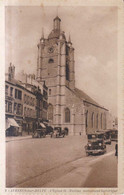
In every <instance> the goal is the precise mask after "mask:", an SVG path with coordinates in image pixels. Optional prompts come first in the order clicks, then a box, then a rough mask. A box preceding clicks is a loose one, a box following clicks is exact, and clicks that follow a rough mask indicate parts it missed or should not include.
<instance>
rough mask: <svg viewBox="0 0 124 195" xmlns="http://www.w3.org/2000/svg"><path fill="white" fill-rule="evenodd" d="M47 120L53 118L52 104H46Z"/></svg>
mask: <svg viewBox="0 0 124 195" xmlns="http://www.w3.org/2000/svg"><path fill="white" fill-rule="evenodd" d="M48 120H51V121H52V120H53V105H52V104H49V106H48Z"/></svg>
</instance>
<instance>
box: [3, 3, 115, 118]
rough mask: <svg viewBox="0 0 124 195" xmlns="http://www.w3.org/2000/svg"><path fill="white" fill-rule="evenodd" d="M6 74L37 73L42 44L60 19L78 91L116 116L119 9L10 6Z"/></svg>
mask: <svg viewBox="0 0 124 195" xmlns="http://www.w3.org/2000/svg"><path fill="white" fill-rule="evenodd" d="M5 11H6V12H5V21H6V22H5V23H6V24H5V29H6V56H5V61H6V72H7V71H8V66H9V64H10V62H12V64H14V65H15V68H16V77H17V78H18V75H19V73H20V72H21V71H23V70H24V72H25V73H36V67H37V54H38V52H37V51H38V50H37V44H38V43H39V40H40V38H41V35H42V28H43V29H44V36H45V38H47V37H48V35H49V33H50V32H51V30H52V29H53V19H54V18H55V17H56V16H57V14H58V16H59V17H60V18H61V30H62V31H64V32H65V35H66V39H67V40H68V37H69V34H70V36H71V41H72V44H73V47H74V48H75V79H76V87H78V88H79V89H81V90H83V91H84V92H85V93H87V94H88V95H89V96H91V97H92V98H93V99H94V100H95V101H97V102H98V103H99V104H100V105H101V106H104V107H105V108H107V109H109V110H110V111H111V113H112V114H113V115H115V116H116V115H117V57H118V56H117V32H118V26H117V25H118V23H117V22H118V18H117V7H111V6H108V7H103V6H102V7H100V6H92V7H90V6H79V7H78V6H74V7H71V6H67V7H64V6H63V7H62V6H61V7H58V8H57V7H54V6H50V7H48V6H45V7H43V6H39V7H38V6H37V7H35V6H22V7H21V6H20V7H17V6H9V7H6V10H5Z"/></svg>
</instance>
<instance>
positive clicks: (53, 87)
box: [37, 16, 75, 126]
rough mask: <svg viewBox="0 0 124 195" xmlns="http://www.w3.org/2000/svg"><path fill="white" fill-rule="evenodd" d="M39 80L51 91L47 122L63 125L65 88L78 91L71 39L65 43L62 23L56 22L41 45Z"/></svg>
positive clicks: (39, 52) (38, 59) (38, 63)
mask: <svg viewBox="0 0 124 195" xmlns="http://www.w3.org/2000/svg"><path fill="white" fill-rule="evenodd" d="M37 80H38V81H45V83H46V86H47V87H48V103H49V108H50V110H49V108H48V119H49V121H51V124H52V125H54V126H58V125H59V126H61V125H62V124H63V120H64V119H63V117H64V116H63V114H62V113H63V109H64V108H65V106H66V88H69V89H70V90H73V89H74V88H75V71H74V48H73V46H72V42H71V38H70V36H69V40H68V41H67V40H66V36H65V33H64V31H62V30H61V19H60V18H59V17H58V16H57V17H56V18H55V19H54V20H53V30H52V31H51V32H50V34H49V36H48V38H47V39H45V38H44V35H43V33H42V37H41V39H40V42H39V44H38V58H37Z"/></svg>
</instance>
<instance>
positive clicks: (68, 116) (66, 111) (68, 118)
mask: <svg viewBox="0 0 124 195" xmlns="http://www.w3.org/2000/svg"><path fill="white" fill-rule="evenodd" d="M65 122H66V123H69V122H70V110H69V108H65Z"/></svg>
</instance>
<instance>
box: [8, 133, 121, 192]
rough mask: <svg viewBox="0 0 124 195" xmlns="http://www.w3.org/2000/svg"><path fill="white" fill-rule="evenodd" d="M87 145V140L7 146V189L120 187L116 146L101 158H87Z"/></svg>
mask: <svg viewBox="0 0 124 195" xmlns="http://www.w3.org/2000/svg"><path fill="white" fill-rule="evenodd" d="M86 143H87V140H86V138H84V137H83V136H67V137H65V138H50V137H49V136H47V137H46V138H41V139H36V138H34V139H32V138H30V139H24V140H11V141H9V142H6V186H7V187H66V188H67V187H93V186H95V187H97V185H98V187H108V182H109V185H110V187H116V186H117V158H116V157H115V156H114V152H115V143H114V142H113V143H112V145H107V153H106V154H104V155H99V156H86V154H85V150H84V146H85V144H86Z"/></svg>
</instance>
